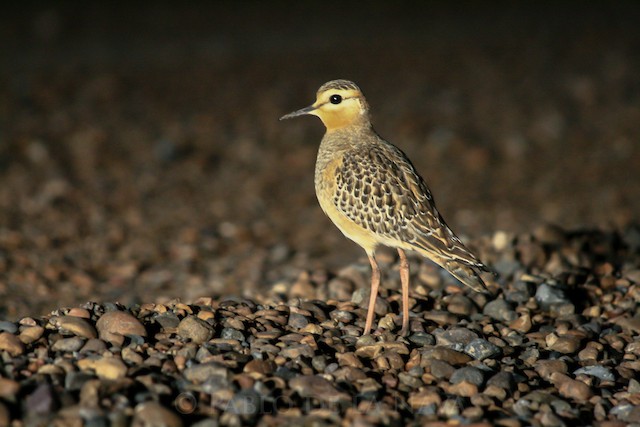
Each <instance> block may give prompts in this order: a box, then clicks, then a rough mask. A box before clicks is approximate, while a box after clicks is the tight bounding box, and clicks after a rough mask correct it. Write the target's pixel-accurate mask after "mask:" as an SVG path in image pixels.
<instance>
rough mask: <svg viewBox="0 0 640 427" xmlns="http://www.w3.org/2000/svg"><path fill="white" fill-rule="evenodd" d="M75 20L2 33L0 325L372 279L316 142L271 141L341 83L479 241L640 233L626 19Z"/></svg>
mask: <svg viewBox="0 0 640 427" xmlns="http://www.w3.org/2000/svg"><path fill="white" fill-rule="evenodd" d="M86 3H87V4H84V3H80V2H61V3H56V4H53V3H52V2H51V3H49V2H42V3H28V4H26V5H22V6H20V7H17V6H14V7H13V8H9V9H4V8H3V13H2V16H1V17H0V61H1V63H0V66H1V67H0V296H1V298H2V299H1V302H0V316H1V317H3V318H11V319H13V318H16V317H18V316H21V315H27V314H29V315H34V316H35V315H39V314H43V313H46V312H47V311H48V310H51V309H53V308H55V307H58V306H71V305H74V304H76V303H79V302H82V301H86V300H97V301H121V302H123V303H127V304H128V303H134V302H152V301H157V300H163V299H167V298H173V297H181V298H183V299H185V300H192V299H194V298H195V297H198V296H201V295H228V294H246V295H255V294H256V293H259V292H262V291H264V290H266V289H268V288H269V287H270V286H272V285H273V284H276V283H279V282H290V281H292V280H295V278H296V277H297V276H298V274H299V273H300V272H301V271H304V270H309V271H319V270H323V269H328V270H329V271H335V270H337V269H340V268H341V267H344V266H345V265H347V264H348V263H350V262H353V261H355V260H357V259H359V258H360V257H362V256H363V253H362V251H361V250H360V249H359V248H358V247H356V246H355V245H354V244H353V243H351V242H349V241H347V240H346V239H345V238H343V237H342V236H341V235H340V233H339V232H338V231H337V230H336V229H334V228H333V226H331V225H330V223H329V221H328V220H327V219H326V218H325V217H324V215H323V214H322V212H321V210H320V209H319V207H318V206H317V203H316V201H315V195H314V191H313V165H314V161H315V154H316V150H317V146H318V143H319V141H320V138H321V137H322V133H323V129H322V126H321V124H320V123H319V121H318V120H317V119H316V118H301V119H298V120H296V121H288V122H278V118H279V117H280V116H281V115H283V114H284V113H287V112H289V111H292V110H294V109H298V108H301V107H303V106H306V105H308V104H310V103H311V102H312V101H313V99H314V94H315V91H316V89H317V88H318V87H319V86H320V85H321V84H322V83H324V82H325V81H328V80H332V79H335V78H347V79H351V80H354V81H356V82H357V83H358V84H359V85H360V87H361V88H362V89H363V91H364V92H365V94H366V95H367V98H368V100H369V103H370V104H371V106H372V109H373V117H374V124H375V126H376V128H377V130H378V131H379V132H380V133H381V134H382V135H383V136H384V137H386V138H387V139H389V140H390V141H392V142H394V143H395V144H396V145H398V146H400V147H401V148H402V149H403V150H404V151H405V152H406V153H407V154H408V155H409V156H410V158H411V159H412V160H413V162H414V164H415V165H416V167H417V168H418V170H419V171H420V172H421V173H422V175H423V176H424V177H425V178H426V180H427V182H428V183H429V184H430V186H431V188H432V190H433V192H434V194H435V197H436V200H437V201H438V204H439V207H440V210H441V212H443V214H444V216H445V218H447V220H448V222H449V224H450V225H451V226H452V228H454V230H456V231H457V232H458V234H461V235H463V236H465V237H467V238H469V239H471V240H472V241H473V240H474V239H490V238H491V236H492V235H493V234H494V233H495V232H497V231H505V232H507V233H526V232H531V231H532V230H534V229H535V228H537V227H539V226H541V225H542V224H545V223H554V224H558V225H560V226H562V227H564V228H568V229H580V228H596V227H605V228H613V227H616V228H620V227H624V226H626V225H627V224H629V223H630V222H633V221H634V220H637V218H638V216H639V213H640V198H639V194H640V192H639V190H640V175H639V173H638V168H639V167H640V145H639V144H640V141H639V135H640V30H639V29H638V28H639V27H640V25H639V24H638V23H639V22H640V5H639V4H638V3H637V2H616V3H612V4H609V2H606V3H605V2H602V3H600V2H597V3H593V2H568V3H567V2H562V3H561V4H560V5H558V4H556V3H555V2H548V3H545V2H531V3H521V2H491V3H489V2H469V3H457V2H456V3H455V4H454V3H453V2H435V3H422V2H421V3H412V2H399V3H398V2H394V3H393V4H390V3H391V2H390V3H368V2H353V3H351V2H346V3H345V2H331V1H329V2H321V3H315V2H283V1H278V2H228V3H226V2H213V3H208V2H202V3H198V2H195V3H194V2H189V3H185V5H183V6H178V5H175V4H173V3H169V2H143V3H138V4H135V5H130V4H128V3H125V2H111V3H91V2H86ZM363 265H364V267H366V263H365V264H363Z"/></svg>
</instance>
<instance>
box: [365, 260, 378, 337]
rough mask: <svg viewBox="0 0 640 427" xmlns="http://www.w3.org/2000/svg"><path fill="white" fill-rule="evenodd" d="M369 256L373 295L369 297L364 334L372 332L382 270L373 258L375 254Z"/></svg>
mask: <svg viewBox="0 0 640 427" xmlns="http://www.w3.org/2000/svg"><path fill="white" fill-rule="evenodd" d="M367 255H368V256H369V263H371V295H370V296H369V308H368V309H367V322H366V323H365V326H364V332H363V333H364V334H365V335H366V334H368V333H369V331H371V325H372V324H373V316H374V315H375V308H376V298H378V287H380V268H378V263H377V262H376V259H375V258H374V257H373V254H367Z"/></svg>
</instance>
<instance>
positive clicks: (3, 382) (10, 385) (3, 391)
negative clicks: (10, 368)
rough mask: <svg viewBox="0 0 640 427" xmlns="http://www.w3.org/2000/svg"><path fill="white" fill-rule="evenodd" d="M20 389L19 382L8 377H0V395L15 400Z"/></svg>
mask: <svg viewBox="0 0 640 427" xmlns="http://www.w3.org/2000/svg"><path fill="white" fill-rule="evenodd" d="M19 390H20V384H19V383H18V382H17V381H14V380H11V379H9V378H2V377H0V397H1V398H3V399H5V400H8V401H13V402H15V400H16V398H17V396H18V391H19Z"/></svg>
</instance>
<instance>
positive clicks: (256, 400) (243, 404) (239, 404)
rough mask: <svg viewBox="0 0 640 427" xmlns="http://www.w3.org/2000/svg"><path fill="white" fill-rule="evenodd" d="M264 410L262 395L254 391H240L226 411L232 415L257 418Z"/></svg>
mask: <svg viewBox="0 0 640 427" xmlns="http://www.w3.org/2000/svg"><path fill="white" fill-rule="evenodd" d="M261 408H262V401H261V398H260V395H259V394H258V393H256V392H255V391H253V390H240V391H239V392H238V393H236V394H234V395H233V398H232V399H231V401H230V402H229V404H228V406H227V407H226V410H227V411H229V412H231V413H232V414H237V415H243V416H255V415H257V414H258V413H259V412H260V410H261Z"/></svg>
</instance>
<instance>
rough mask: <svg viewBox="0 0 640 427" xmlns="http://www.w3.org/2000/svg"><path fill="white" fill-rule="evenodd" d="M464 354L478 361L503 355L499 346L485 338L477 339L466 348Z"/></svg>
mask: <svg viewBox="0 0 640 427" xmlns="http://www.w3.org/2000/svg"><path fill="white" fill-rule="evenodd" d="M464 352H465V353H467V354H468V355H469V356H471V357H473V358H474V359H476V360H484V359H490V358H494V357H496V356H499V355H500V354H502V350H501V349H500V347H498V346H497V345H495V344H493V343H490V342H489V341H487V340H485V339H483V338H476V339H474V340H473V341H471V342H470V343H469V344H467V345H466V346H465V347H464Z"/></svg>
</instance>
